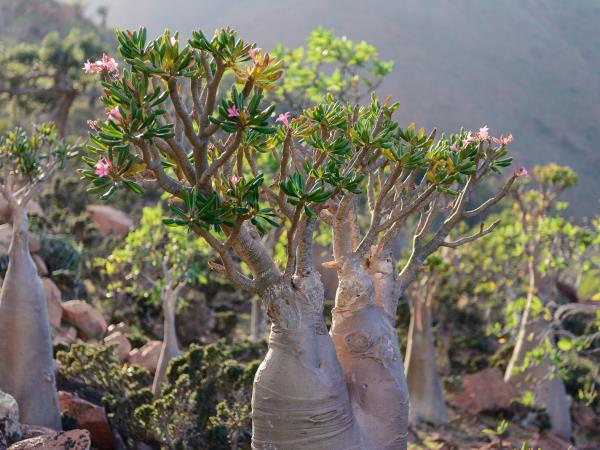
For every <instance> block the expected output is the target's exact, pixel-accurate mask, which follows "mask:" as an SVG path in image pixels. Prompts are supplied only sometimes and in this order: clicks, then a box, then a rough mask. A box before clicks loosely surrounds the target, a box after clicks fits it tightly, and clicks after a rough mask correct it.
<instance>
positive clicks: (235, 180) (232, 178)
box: [229, 175, 241, 186]
mask: <svg viewBox="0 0 600 450" xmlns="http://www.w3.org/2000/svg"><path fill="white" fill-rule="evenodd" d="M240 179H241V178H240V177H238V176H237V175H231V176H230V177H229V182H230V183H231V185H232V186H236V185H237V184H238V183H239V182H240Z"/></svg>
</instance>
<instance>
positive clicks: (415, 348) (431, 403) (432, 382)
mask: <svg viewBox="0 0 600 450" xmlns="http://www.w3.org/2000/svg"><path fill="white" fill-rule="evenodd" d="M411 313H412V314H411V317H410V326H409V330H408V345H407V347H406V364H405V366H406V379H407V382H408V392H409V393H410V413H409V420H410V422H411V423H414V424H418V423H419V422H421V421H424V422H429V423H433V424H444V423H448V410H447V408H446V402H445V401H444V394H443V391H442V383H441V380H440V375H439V372H438V368H437V364H436V351H435V344H434V340H433V332H432V328H431V308H430V306H429V305H428V304H427V302H426V301H424V300H422V299H420V298H413V299H412V301H411Z"/></svg>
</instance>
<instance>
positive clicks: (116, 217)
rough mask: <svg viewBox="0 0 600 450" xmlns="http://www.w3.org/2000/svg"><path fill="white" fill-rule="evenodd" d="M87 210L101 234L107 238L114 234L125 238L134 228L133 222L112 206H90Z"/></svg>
mask: <svg viewBox="0 0 600 450" xmlns="http://www.w3.org/2000/svg"><path fill="white" fill-rule="evenodd" d="M87 210H88V212H89V213H90V217H91V218H92V221H93V222H94V223H95V224H96V226H97V227H98V229H99V230H100V233H102V234H103V235H105V236H106V235H107V234H114V235H117V236H120V237H125V236H126V235H127V233H129V229H130V228H131V227H132V226H133V221H132V220H131V218H130V217H129V216H128V215H127V214H125V213H124V212H123V211H120V210H118V209H116V208H113V207H111V206H105V205H90V206H88V208H87Z"/></svg>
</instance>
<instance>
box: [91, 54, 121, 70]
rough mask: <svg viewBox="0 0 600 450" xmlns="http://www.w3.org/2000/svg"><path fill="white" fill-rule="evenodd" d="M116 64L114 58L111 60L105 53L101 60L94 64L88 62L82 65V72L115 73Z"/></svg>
mask: <svg viewBox="0 0 600 450" xmlns="http://www.w3.org/2000/svg"><path fill="white" fill-rule="evenodd" d="M117 66H118V64H117V62H116V61H115V59H114V58H111V57H110V56H108V55H107V54H106V53H104V54H103V55H102V58H101V59H99V60H98V61H96V62H90V61H89V60H88V61H86V62H85V63H84V64H83V70H84V71H85V73H100V72H106V73H117V71H118V69H117Z"/></svg>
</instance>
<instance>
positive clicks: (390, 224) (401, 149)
mask: <svg viewBox="0 0 600 450" xmlns="http://www.w3.org/2000/svg"><path fill="white" fill-rule="evenodd" d="M396 107H397V104H395V105H391V106H390V105H386V104H384V105H382V106H381V107H380V108H374V107H373V105H372V106H371V110H372V111H373V113H372V114H371V117H365V118H361V117H360V114H358V117H359V119H358V120H357V122H356V128H355V130H353V134H354V136H353V142H354V144H355V145H356V147H355V150H354V151H353V152H352V154H353V156H352V160H353V161H354V160H355V161H356V164H357V165H358V166H359V167H364V169H363V170H362V173H364V175H365V176H366V178H367V183H366V188H365V190H366V197H367V201H366V203H365V202H363V205H364V206H362V208H364V210H366V211H365V212H366V215H367V216H368V217H369V223H368V224H367V225H366V226H364V227H362V229H361V227H360V223H359V221H358V218H357V216H358V214H357V212H358V211H360V210H361V204H360V203H359V202H358V201H357V200H358V199H357V198H356V195H357V194H356V193H354V192H350V193H348V194H345V195H343V196H342V198H341V200H340V201H339V202H338V203H337V204H336V205H334V206H333V207H332V208H331V209H330V210H329V211H328V213H329V214H328V219H327V220H329V221H330V223H331V226H332V229H333V254H334V259H335V267H336V269H337V271H338V278H339V287H338V290H337V294H336V300H335V308H334V309H333V324H332V328H331V335H332V337H333V340H334V343H335V347H336V352H337V355H338V358H339V359H340V363H341V365H342V368H343V370H344V373H345V376H346V383H347V384H348V385H349V391H350V400H351V402H352V407H353V410H354V412H355V416H356V417H357V420H358V421H359V423H360V425H361V429H362V430H363V431H364V433H365V435H366V439H367V442H370V443H371V444H372V445H373V446H374V447H375V448H400V447H402V446H405V445H406V438H407V431H406V430H407V425H406V424H407V420H408V397H409V396H408V389H407V386H406V380H405V376H404V367H403V364H402V359H401V355H400V349H399V345H398V339H397V336H396V330H395V321H396V309H397V305H398V300H399V298H400V297H401V296H402V295H404V294H405V293H406V290H407V288H408V287H409V286H410V285H411V283H412V282H413V281H414V280H415V279H416V277H417V275H418V273H419V271H420V270H421V268H422V266H423V263H424V262H425V260H426V258H427V257H428V256H430V255H431V254H433V253H434V252H435V251H436V250H437V249H438V248H440V247H449V248H456V247H459V246H461V245H463V244H466V243H468V242H471V241H474V240H476V239H478V238H479V237H481V236H484V235H486V234H488V233H490V232H491V231H492V230H493V229H494V227H495V226H496V225H497V222H494V223H492V224H491V225H489V226H488V227H484V224H483V223H482V224H481V227H480V229H479V230H478V231H477V232H476V233H474V234H473V235H469V236H464V237H460V238H458V239H456V240H449V239H447V238H448V235H449V234H450V232H451V231H452V229H453V228H455V227H456V226H457V225H458V224H459V223H461V221H462V220H464V219H468V218H473V217H476V216H478V215H480V214H482V213H483V212H485V211H486V210H488V209H489V208H490V207H491V206H493V205H494V204H496V203H497V202H498V201H500V199H502V198H503V197H504V196H505V195H506V193H507V192H508V191H509V189H510V187H511V185H512V183H513V182H514V180H515V179H516V178H517V177H518V176H520V175H522V174H523V173H524V169H519V170H518V171H515V173H514V174H513V175H512V176H511V177H509V178H508V179H507V180H506V181H505V182H504V183H503V184H502V186H501V188H499V189H498V190H497V192H496V193H495V194H494V195H493V196H492V197H490V198H489V199H487V200H486V201H485V202H483V203H481V204H479V205H475V206H473V207H472V208H469V207H468V205H469V198H470V196H471V195H472V193H473V191H474V190H475V189H476V187H477V185H479V184H481V183H482V182H483V180H484V179H486V178H487V177H488V175H489V174H490V173H492V172H498V173H499V172H501V170H502V169H503V168H504V167H507V166H509V165H510V164H511V162H512V159H511V158H510V157H508V156H507V152H508V150H507V144H508V143H509V142H510V140H511V139H510V138H505V137H502V136H501V137H499V138H492V137H491V136H490V134H489V130H488V128H487V127H483V128H481V129H480V130H479V132H478V133H476V134H474V135H472V134H471V133H470V132H465V131H461V132H460V133H458V134H454V135H450V136H449V137H445V136H442V138H441V139H439V140H437V141H436V140H435V138H434V136H435V132H432V133H430V134H429V135H428V134H427V133H426V132H425V130H423V129H421V130H418V131H417V130H415V127H414V125H410V126H409V127H408V128H406V129H401V128H399V127H398V126H397V125H396V124H395V123H394V122H392V121H391V117H390V115H391V113H392V112H393V110H394V109H395V108H396ZM414 216H417V217H418V221H417V222H416V225H415V226H414V227H413V228H412V249H411V252H410V256H409V258H408V259H407V260H406V261H405V262H404V263H403V264H401V269H400V271H399V272H397V271H396V261H395V260H394V257H393V253H392V250H391V248H390V245H389V244H390V242H392V241H393V240H394V239H395V238H396V237H397V235H398V233H399V232H400V231H401V230H403V229H406V227H407V226H409V225H408V224H409V223H410V219H411V218H412V217H414Z"/></svg>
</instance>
